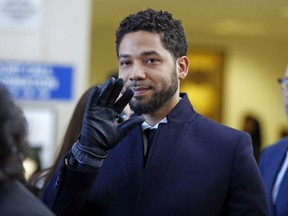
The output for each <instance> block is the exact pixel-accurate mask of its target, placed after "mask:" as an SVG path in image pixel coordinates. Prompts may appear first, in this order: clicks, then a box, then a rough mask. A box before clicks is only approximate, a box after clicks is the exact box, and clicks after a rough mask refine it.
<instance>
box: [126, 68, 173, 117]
mask: <svg viewBox="0 0 288 216" xmlns="http://www.w3.org/2000/svg"><path fill="white" fill-rule="evenodd" d="M152 89H153V88H152ZM177 89H178V82H177V74H176V73H175V70H174V71H173V72H172V73H171V79H170V82H167V81H166V82H163V83H162V87H161V89H159V90H157V91H155V92H154V94H153V95H152V96H151V97H150V99H148V100H144V98H143V97H142V96H134V97H133V99H132V100H131V101H130V102H129V105H130V108H131V110H133V111H134V112H135V113H136V114H148V113H153V112H155V111H156V110H158V109H159V108H160V107H161V106H163V105H164V104H165V103H166V102H167V101H168V100H170V99H171V97H172V96H173V95H174V94H175V92H176V91H177Z"/></svg>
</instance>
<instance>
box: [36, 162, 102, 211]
mask: <svg viewBox="0 0 288 216" xmlns="http://www.w3.org/2000/svg"><path fill="white" fill-rule="evenodd" d="M97 173H98V172H97V171H93V172H92V171H78V170H75V169H71V168H69V167H68V166H67V165H66V164H65V162H64V161H63V162H62V164H61V165H60V166H59V167H58V169H57V170H56V171H55V173H54V174H53V176H52V178H51V180H50V181H49V182H48V184H47V186H46V187H45V189H44V191H43V194H42V196H41V199H42V200H43V202H44V203H45V204H46V205H47V206H48V207H49V208H51V209H52V211H53V212H54V213H55V214H56V215H61V216H66V215H69V216H73V215H80V212H81V210H82V208H83V205H84V203H85V201H86V199H87V197H88V194H89V192H90V190H91V187H92V186H93V183H94V181H95V179H96V176H97Z"/></svg>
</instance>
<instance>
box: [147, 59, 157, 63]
mask: <svg viewBox="0 0 288 216" xmlns="http://www.w3.org/2000/svg"><path fill="white" fill-rule="evenodd" d="M156 62H158V60H157V59H155V58H149V59H147V60H146V63H156Z"/></svg>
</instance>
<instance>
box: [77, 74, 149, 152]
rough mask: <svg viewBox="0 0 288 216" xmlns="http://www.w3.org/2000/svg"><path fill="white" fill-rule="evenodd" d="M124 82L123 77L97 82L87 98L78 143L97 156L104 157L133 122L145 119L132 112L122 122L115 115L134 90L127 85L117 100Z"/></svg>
mask: <svg viewBox="0 0 288 216" xmlns="http://www.w3.org/2000/svg"><path fill="white" fill-rule="evenodd" d="M123 86H124V81H123V79H121V78H119V79H117V80H116V79H115V78H113V77H112V78H110V79H109V80H108V81H107V82H106V83H105V84H104V85H103V87H102V88H101V87H100V86H96V87H95V88H94V89H93V90H92V92H91V94H90V96H89V98H88V101H87V105H86V109H85V113H84V117H83V125H82V130H81V134H80V137H79V141H78V142H79V143H78V145H79V146H78V147H79V148H80V149H81V150H82V151H84V152H85V151H88V152H89V153H93V154H94V155H96V156H100V157H104V156H106V154H107V150H109V149H111V148H113V147H114V146H115V145H117V144H118V143H119V141H120V140H121V139H123V138H124V137H125V136H126V135H127V133H128V132H129V131H130V130H132V129H133V128H134V127H135V126H137V125H140V124H142V123H143V122H144V118H143V117H142V116H135V117H133V118H130V119H128V120H126V121H124V122H122V123H120V124H119V123H118V121H117V120H118V118H119V116H120V114H121V112H122V111H123V109H124V108H125V106H126V105H127V104H128V103H129V101H130V100H131V99H132V97H133V95H134V92H133V90H132V89H130V88H127V89H126V91H125V92H124V93H123V95H122V96H121V97H120V98H119V99H118V100H117V98H118V97H119V94H120V92H121V90H122V88H123Z"/></svg>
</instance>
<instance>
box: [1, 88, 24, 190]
mask: <svg viewBox="0 0 288 216" xmlns="http://www.w3.org/2000/svg"><path fill="white" fill-rule="evenodd" d="M0 104H1V105H0V161H1V163H0V184H3V183H5V182H7V181H10V180H12V179H17V180H20V181H25V177H24V176H25V175H24V167H23V153H24V150H25V147H26V138H27V122H26V119H25V117H24V115H23V112H22V110H21V109H20V107H19V106H17V105H16V104H15V103H14V102H13V99H12V96H11V95H10V93H9V92H8V90H7V88H6V87H5V86H4V85H3V84H1V83H0Z"/></svg>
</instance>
